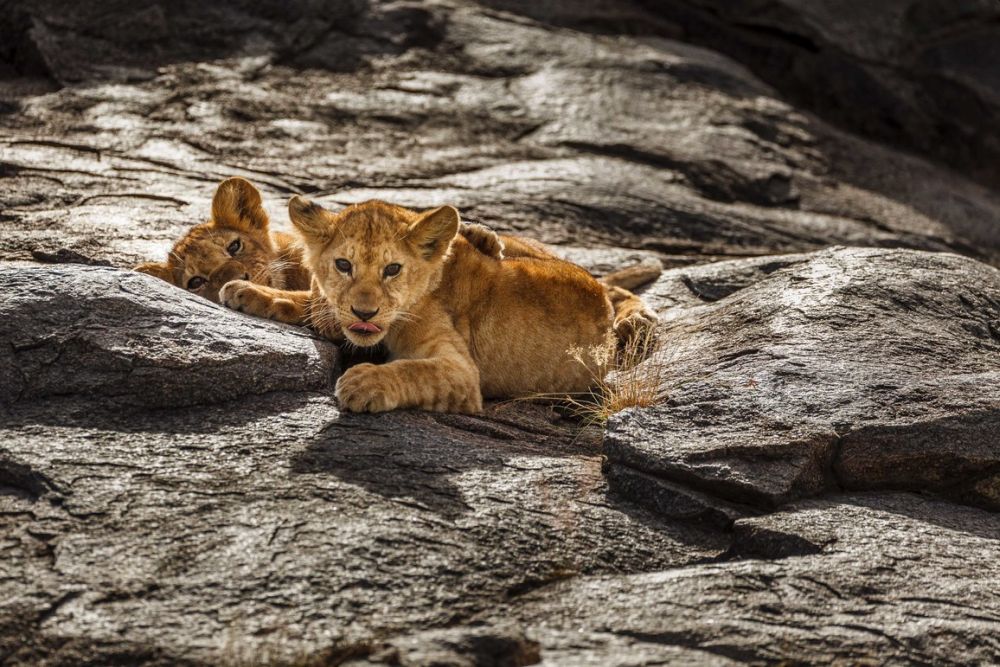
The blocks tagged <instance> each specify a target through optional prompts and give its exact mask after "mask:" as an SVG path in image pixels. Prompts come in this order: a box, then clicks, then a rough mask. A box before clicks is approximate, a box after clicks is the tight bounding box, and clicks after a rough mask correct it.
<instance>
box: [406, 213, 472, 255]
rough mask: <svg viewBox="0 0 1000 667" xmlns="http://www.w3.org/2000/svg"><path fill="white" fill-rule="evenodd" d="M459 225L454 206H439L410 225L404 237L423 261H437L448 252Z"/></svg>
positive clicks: (459, 219)
mask: <svg viewBox="0 0 1000 667" xmlns="http://www.w3.org/2000/svg"><path fill="white" fill-rule="evenodd" d="M461 223H462V220H461V218H460V217H459V215H458V211H457V210H456V209H455V207H454V206H441V207H440V208H435V209H433V210H430V211H427V212H426V213H424V214H423V215H421V216H420V219H419V220H417V221H416V222H415V223H413V224H412V225H410V229H409V231H408V232H407V233H406V237H407V238H408V239H410V241H411V242H412V243H413V244H414V245H416V246H417V248H419V249H420V252H422V253H423V255H424V259H437V258H439V257H442V256H444V254H445V253H446V252H448V248H450V247H451V242H452V241H453V240H454V239H455V235H456V234H458V226H459V225H460V224H461Z"/></svg>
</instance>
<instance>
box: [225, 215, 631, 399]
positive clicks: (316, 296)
mask: <svg viewBox="0 0 1000 667" xmlns="http://www.w3.org/2000/svg"><path fill="white" fill-rule="evenodd" d="M289 213H290V216H291V220H292V223H293V225H294V226H295V227H296V229H297V230H298V231H299V232H300V233H301V234H302V237H303V241H304V247H305V255H304V263H305V265H306V267H308V269H309V270H310V271H311V272H312V276H313V280H312V288H311V289H310V290H308V291H306V290H300V291H283V290H277V289H273V288H268V287H262V286H259V285H255V284H253V283H252V282H248V281H245V280H236V281H233V282H231V283H229V284H227V285H226V286H225V287H224V288H223V290H222V293H221V295H220V299H221V301H222V302H223V303H225V304H226V305H227V306H229V307H232V308H236V309H238V310H242V311H244V312H249V313H252V314H255V315H261V316H264V317H274V318H276V319H282V320H284V321H290V322H295V323H303V322H308V323H310V324H312V326H314V327H315V328H316V329H317V330H318V331H320V332H321V333H324V334H325V335H327V336H329V337H331V338H334V339H337V340H340V339H345V338H346V340H347V341H348V342H349V343H351V344H354V345H357V346H363V347H367V346H372V345H375V344H377V343H380V342H381V343H384V345H385V348H386V350H387V352H388V354H389V359H390V360H389V361H388V362H387V363H385V364H381V365H373V364H367V363H366V364H359V365H357V366H354V367H352V368H350V369H348V370H347V371H346V372H345V373H344V375H343V376H342V377H341V378H340V380H339V381H338V383H337V389H336V394H337V398H338V399H339V401H340V403H341V405H342V407H344V408H345V409H348V410H353V411H370V412H379V411H384V410H392V409H395V408H405V407H417V408H424V409H428V410H439V411H457V412H477V411H479V410H481V409H482V400H483V398H484V397H486V398H492V397H513V396H523V395H531V394H538V393H543V394H549V393H574V392H579V391H584V390H586V389H587V388H588V387H589V386H590V385H591V383H592V381H593V374H594V372H595V368H589V367H585V366H584V365H583V364H582V363H580V361H578V360H576V359H573V358H572V356H571V355H570V350H571V349H574V348H576V349H579V348H583V349H586V348H594V347H601V346H603V345H605V342H606V340H607V338H608V336H609V334H610V332H611V331H612V327H614V326H617V325H618V324H619V323H617V322H616V321H615V317H614V310H613V306H612V299H611V298H609V292H608V288H607V287H606V286H605V285H602V284H601V283H600V282H598V281H597V280H596V279H594V278H593V277H592V276H591V275H590V274H588V273H587V272H586V271H585V270H584V269H582V268H581V267H578V266H576V265H574V264H571V263H569V262H565V261H563V260H560V259H557V258H555V257H554V256H552V255H551V254H549V253H548V252H547V251H546V250H545V249H544V247H542V246H540V245H537V246H536V244H534V243H533V242H528V241H523V245H524V248H531V249H533V250H532V252H528V251H527V250H524V249H522V250H521V254H520V255H519V256H506V257H503V256H502V254H501V253H495V255H494V256H491V254H487V253H485V252H482V251H480V249H478V247H477V246H478V245H479V244H478V243H477V245H473V244H471V243H470V242H469V241H467V240H466V238H465V237H464V236H463V235H460V234H459V229H460V226H461V223H460V220H459V215H458V211H456V210H455V209H454V208H452V207H450V206H443V207H441V208H437V209H433V210H431V211H426V212H423V213H418V212H415V211H411V210H409V209H406V208H403V207H400V206H394V205H391V204H386V203H383V202H378V201H370V202H365V203H363V204H357V205H354V206H350V207H348V208H346V209H344V210H342V211H340V212H338V213H333V212H330V211H326V210H324V209H323V208H322V207H320V206H318V205H316V204H312V203H310V202H307V201H306V200H304V199H302V198H300V197H294V198H293V199H292V200H291V202H290V203H289ZM487 231H488V230H487ZM489 233H490V234H492V232H489ZM512 245H515V246H516V245H517V243H514V244H512ZM501 252H502V248H501ZM515 254H517V251H516V250H515ZM496 255H500V256H496ZM338 265H339V266H338ZM397 265H398V267H399V271H398V273H396V272H395V269H394V267H396V266H397ZM633 296H634V295H633ZM644 314H645V313H644ZM632 319H635V318H634V317H633V318H632Z"/></svg>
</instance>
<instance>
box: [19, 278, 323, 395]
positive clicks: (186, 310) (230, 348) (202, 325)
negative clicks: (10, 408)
mask: <svg viewBox="0 0 1000 667" xmlns="http://www.w3.org/2000/svg"><path fill="white" fill-rule="evenodd" d="M0 340H3V341H4V342H5V344H4V345H3V346H2V347H0V400H2V401H3V402H5V403H6V402H8V401H32V400H38V399H41V398H46V397H50V396H73V395H82V396H86V397H88V398H99V399H104V400H109V401H113V402H114V403H115V404H119V405H129V406H145V407H178V406H185V405H199V404H206V403H220V402H224V401H231V400H233V399H236V398H239V397H241V396H245V395H248V394H263V393H267V392H270V391H309V390H323V389H332V387H333V378H334V373H335V372H336V371H337V359H338V353H337V348H336V347H335V346H334V345H332V344H330V343H328V342H327V341H324V340H322V339H319V338H316V337H312V336H310V335H309V334H308V333H307V332H306V331H304V330H302V329H299V328H295V327H287V326H282V325H278V324H273V323H269V322H264V321H256V320H250V319H248V318H246V317H240V316H239V314H237V313H235V312H232V311H229V310H227V309H225V308H222V307H219V306H216V305H214V304H211V303H208V302H207V301H205V300H204V299H200V298H198V297H195V296H193V295H190V294H187V293H186V292H184V291H182V290H178V289H176V288H174V287H171V286H169V285H167V284H166V283H164V282H163V281H161V280H157V279H154V278H151V277H149V276H145V275H141V274H137V273H133V272H131V271H121V270H118V269H110V268H89V267H83V266H65V267H53V268H41V267H39V268H29V269H25V268H12V267H0Z"/></svg>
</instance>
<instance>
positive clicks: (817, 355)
mask: <svg viewBox="0 0 1000 667" xmlns="http://www.w3.org/2000/svg"><path fill="white" fill-rule="evenodd" d="M646 296H647V298H649V299H650V301H651V302H654V303H658V304H660V305H661V306H662V307H665V308H666V309H665V310H663V311H662V315H663V317H664V320H665V327H664V330H663V332H662V334H661V339H662V348H663V349H662V350H661V351H660V352H659V353H658V354H657V355H656V356H655V357H654V358H653V359H651V360H649V361H647V362H645V364H646V368H647V369H648V372H649V374H650V375H649V376H650V377H655V378H656V380H657V381H660V382H662V383H663V385H664V388H665V390H666V391H667V392H668V395H669V399H668V400H667V401H666V403H664V404H663V405H662V406H659V407H655V408H651V409H643V410H639V409H630V410H627V411H625V412H622V413H619V414H617V415H615V416H614V417H612V419H611V420H610V422H609V424H608V429H607V434H606V437H605V445H606V450H607V454H608V457H609V459H610V465H611V468H612V469H615V468H619V467H620V468H621V469H620V470H617V472H616V474H615V475H614V476H612V478H611V479H620V480H621V484H619V485H618V486H620V487H621V489H622V490H623V491H626V492H629V495H630V496H632V497H635V498H646V501H647V502H650V503H661V504H662V502H663V501H662V500H653V498H654V497H655V496H654V495H653V494H662V493H664V492H668V491H669V487H662V488H661V487H656V486H655V484H654V485H653V487H651V486H650V479H649V478H650V476H652V477H660V478H663V479H664V480H668V481H670V482H672V483H673V484H681V485H682V486H689V487H693V488H695V489H697V490H700V491H710V492H711V493H712V494H714V495H716V496H719V497H722V498H725V499H728V500H731V501H736V502H741V503H747V504H751V505H756V506H758V507H775V506H778V505H781V504H783V503H787V502H789V501H791V500H795V499H798V498H804V497H809V496H813V495H816V494H819V493H823V492H827V491H831V490H836V489H912V490H915V491H933V492H937V493H942V494H946V495H949V496H951V497H954V498H958V499H961V500H963V501H965V502H972V503H975V504H978V505H981V506H984V507H991V508H997V507H998V504H997V496H996V486H995V481H994V480H995V477H994V476H995V474H996V471H997V466H1000V394H998V393H997V392H996V390H995V387H996V386H997V383H998V382H1000V272H998V271H997V270H996V269H994V268H992V267H989V266H986V265H985V264H981V263H978V262H975V261H972V260H968V259H965V258H961V257H958V256H955V255H949V254H929V253H920V252H912V251H900V250H894V251H890V250H870V249H842V248H841V249H831V250H825V251H821V252H819V253H815V254H811V255H797V256H786V257H780V258H770V259H760V260H754V261H751V262H745V261H736V262H726V263H719V264H714V265H710V266H706V267H697V268H692V269H675V270H673V271H670V272H667V273H666V274H664V275H663V276H662V277H661V279H660V280H659V281H658V282H657V283H656V285H654V286H652V287H651V288H650V289H649V291H648V292H647V293H646ZM671 306H672V307H671ZM637 474H641V476H640V477H637V476H636V475H637ZM629 480H631V483H627V482H628V481H629ZM670 493H674V492H670Z"/></svg>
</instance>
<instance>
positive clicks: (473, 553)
mask: <svg viewBox="0 0 1000 667" xmlns="http://www.w3.org/2000/svg"><path fill="white" fill-rule="evenodd" d="M0 284H2V285H3V290H2V292H0V293H2V294H3V307H2V313H3V318H0V319H2V320H3V322H4V324H3V327H5V328H3V329H2V330H0V350H5V351H6V352H3V354H5V355H6V356H4V357H3V360H4V361H3V364H4V372H3V374H2V375H0V377H3V378H4V382H6V383H7V384H6V385H4V386H5V391H7V392H8V393H7V394H6V396H5V400H4V402H3V406H2V410H0V553H2V556H3V564H4V566H3V577H2V578H0V659H2V661H3V662H4V664H17V665H20V664H36V663H38V662H42V661H44V662H47V663H49V664H78V663H81V662H92V663H110V662H129V663H149V664H177V663H184V662H185V661H189V662H192V663H196V664H219V663H220V662H229V663H241V662H253V663H255V664H256V663H258V662H268V661H277V662H282V661H286V662H287V661H290V660H298V659H303V656H305V657H308V658H309V659H313V660H315V661H317V662H322V661H324V660H325V661H327V662H332V661H335V660H334V659H335V658H336V659H337V660H339V659H341V658H343V657H345V656H367V657H366V658H365V659H366V660H371V661H386V660H390V659H391V660H392V661H395V663H394V664H399V663H400V662H401V663H402V664H428V663H429V662H433V661H440V660H446V661H447V660H450V659H451V658H448V656H452V657H455V656H465V658H463V659H464V660H467V661H468V660H473V659H474V663H475V664H491V663H489V662H488V660H487V657H490V656H492V658H490V659H493V660H495V663H493V664H498V665H501V664H503V665H507V664H527V662H529V661H530V659H531V657H532V656H537V652H538V648H537V646H536V644H535V643H534V641H533V640H531V639H530V638H529V637H527V636H525V635H524V632H523V630H518V629H517V628H511V627H507V626H503V627H501V626H502V624H500V625H497V626H496V627H495V628H493V629H481V630H478V631H462V632H460V633H449V632H448V631H442V632H429V633H426V634H423V635H420V636H419V637H418V638H416V639H414V638H413V637H411V636H410V635H411V634H413V633H415V632H418V631H422V630H425V629H427V628H445V627H447V626H450V625H453V624H456V623H459V622H463V621H467V620H469V619H471V618H473V617H474V616H475V615H476V614H479V613H483V612H485V611H487V610H490V609H493V608H496V607H497V606H498V605H500V604H503V603H505V602H506V601H508V600H511V599H514V598H516V597H518V596H520V595H523V594H524V593H526V592H528V591H531V590H534V589H536V588H539V587H544V586H545V585H547V584H548V583H550V582H552V581H558V580H560V579H564V578H568V577H574V576H578V575H579V574H581V573H613V572H622V571H625V572H636V571H648V570H653V569H662V568H669V567H674V566H677V565H684V564H690V563H693V562H698V561H701V560H706V559H711V558H715V557H717V556H718V555H719V554H721V553H722V552H723V551H725V550H726V548H727V545H728V540H727V538H726V536H725V535H724V534H723V533H722V532H721V531H719V530H717V529H714V528H711V527H699V526H693V525H678V524H672V523H669V522H667V521H665V520H663V519H661V518H659V517H657V516H655V515H654V514H651V513H649V512H646V511H644V510H641V509H639V508H637V507H635V506H631V505H629V504H626V503H622V502H620V501H618V500H616V499H614V498H609V497H608V495H607V489H606V485H605V483H604V481H603V478H602V475H601V455H600V438H599V433H597V432H596V431H595V430H594V429H582V428H581V427H580V426H579V425H578V424H577V423H576V422H574V421H572V420H568V419H566V418H564V417H562V416H560V415H559V414H558V413H557V412H555V411H553V410H552V409H551V408H549V407H544V406H530V405H509V404H508V405H497V406H492V407H490V408H489V410H488V412H487V413H486V414H485V415H483V416H459V415H444V414H430V413H419V412H397V413H390V414H385V415H377V416H356V415H349V414H341V413H340V412H339V411H338V410H337V408H336V406H335V404H334V402H333V399H332V397H331V396H330V391H329V382H330V379H331V375H332V367H333V366H332V364H333V360H334V359H335V358H336V355H335V354H333V352H332V350H331V348H330V346H329V344H328V343H325V342H323V341H318V340H315V339H314V338H312V337H311V336H309V335H308V334H307V333H306V332H304V331H301V330H297V329H293V328H290V327H284V326H279V325H276V324H273V323H269V322H266V321H262V320H257V319H254V318H249V317H246V316H243V315H240V314H238V313H234V312H231V311H227V310H225V309H222V308H219V307H216V306H214V305H212V304H210V303H208V302H207V301H204V300H202V299H197V298H194V297H192V296H190V295H188V294H187V293H185V292H184V291H182V290H179V289H176V288H173V287H170V286H168V285H166V284H165V283H161V282H158V281H156V280H153V279H151V278H149V277H147V276H142V275H137V274H132V273H126V272H122V271H118V270H114V269H107V268H92V267H82V266H75V267H70V266H67V267H58V268H3V269H2V270H0ZM23 341H28V342H30V343H31V344H28V342H23ZM8 369H10V370H8ZM15 371H16V372H15ZM8 399H10V400H8ZM222 399H227V400H226V402H221V401H222ZM394 638H395V639H394ZM470 656H472V657H470ZM475 656H479V657H478V658H475ZM456 659H457V658H456ZM455 664H465V663H462V662H459V663H455ZM469 664H472V663H469Z"/></svg>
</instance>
